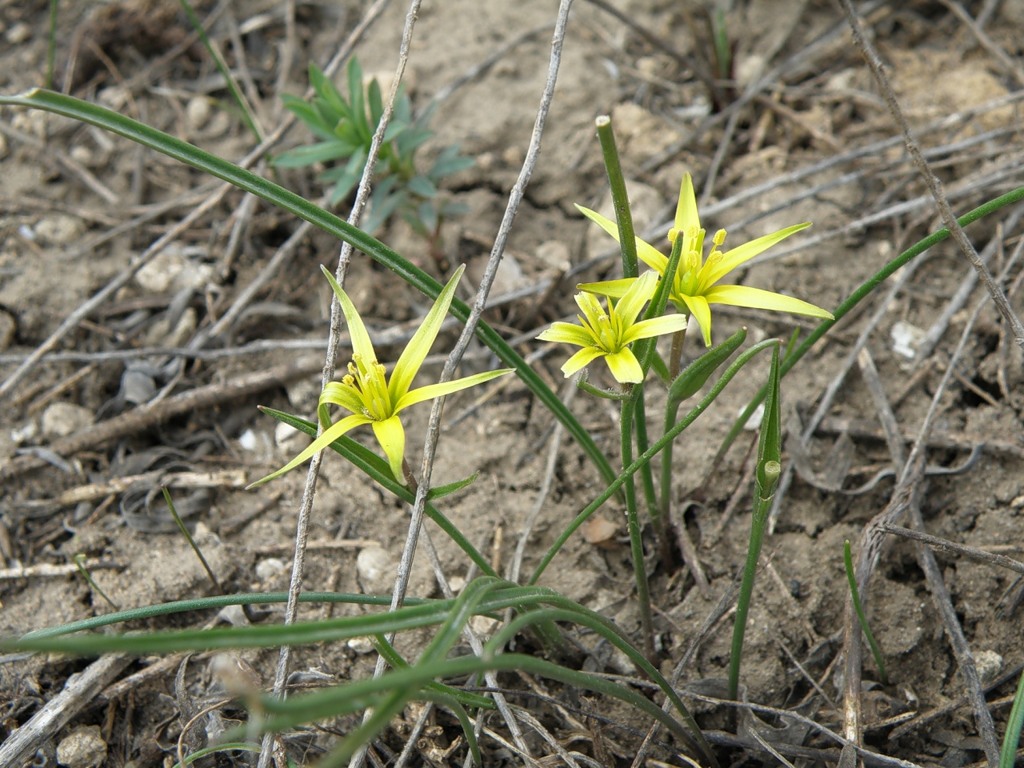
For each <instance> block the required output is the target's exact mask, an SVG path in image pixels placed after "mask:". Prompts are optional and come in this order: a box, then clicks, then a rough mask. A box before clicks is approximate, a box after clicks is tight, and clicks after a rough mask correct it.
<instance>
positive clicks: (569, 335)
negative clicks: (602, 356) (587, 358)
mask: <svg viewBox="0 0 1024 768" xmlns="http://www.w3.org/2000/svg"><path fill="white" fill-rule="evenodd" d="M537 338H538V339H540V340H541V341H554V342H559V343H561V344H575V345H576V346H577V347H589V346H590V345H591V344H593V343H594V337H593V336H591V335H590V334H589V333H587V330H586V328H583V327H582V326H579V325H576V324H575V323H563V322H561V321H559V322H556V323H552V324H551V327H550V328H548V329H546V330H544V331H541V333H540V334H538V336H537Z"/></svg>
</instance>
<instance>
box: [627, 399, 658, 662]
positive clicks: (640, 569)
mask: <svg viewBox="0 0 1024 768" xmlns="http://www.w3.org/2000/svg"><path fill="white" fill-rule="evenodd" d="M642 398H643V385H638V386H637V387H636V388H635V389H634V390H633V396H632V397H630V398H629V399H628V400H624V401H623V402H622V416H621V418H620V420H619V427H620V434H621V438H622V467H623V469H625V468H626V467H628V466H629V465H630V464H632V463H633V421H634V419H635V418H636V415H637V404H638V403H640V402H642ZM622 490H623V495H624V496H625V498H626V528H627V529H628V530H629V549H630V555H631V557H632V559H633V575H634V576H635V577H636V596H637V600H638V602H639V604H640V632H641V634H642V635H643V645H644V652H645V653H646V654H647V658H649V659H654V621H653V618H652V616H651V592H650V587H649V585H648V583H647V568H646V566H645V563H644V543H643V536H642V532H641V529H640V518H639V516H638V515H637V511H636V490H635V488H634V483H633V475H632V474H630V475H628V476H627V477H626V480H625V482H624V483H623V486H622Z"/></svg>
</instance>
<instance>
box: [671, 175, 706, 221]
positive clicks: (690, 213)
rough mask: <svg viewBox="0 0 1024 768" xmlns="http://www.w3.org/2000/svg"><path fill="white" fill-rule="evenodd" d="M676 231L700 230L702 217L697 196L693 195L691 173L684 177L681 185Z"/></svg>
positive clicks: (677, 204) (677, 205)
mask: <svg viewBox="0 0 1024 768" xmlns="http://www.w3.org/2000/svg"><path fill="white" fill-rule="evenodd" d="M675 225H676V229H678V230H679V231H680V232H683V233H685V232H689V231H691V230H694V229H700V215H699V214H698V213H697V196H696V195H695V194H694V193H693V178H691V176H690V174H689V173H686V174H684V175H683V181H682V183H681V184H680V185H679V201H678V202H677V203H676V218H675Z"/></svg>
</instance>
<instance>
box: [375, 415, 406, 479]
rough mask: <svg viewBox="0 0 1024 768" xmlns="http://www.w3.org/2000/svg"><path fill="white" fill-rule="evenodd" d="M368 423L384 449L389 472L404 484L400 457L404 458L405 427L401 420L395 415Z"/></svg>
mask: <svg viewBox="0 0 1024 768" xmlns="http://www.w3.org/2000/svg"><path fill="white" fill-rule="evenodd" d="M370 423H371V425H372V426H373V434H375V435H376V436H377V442H378V443H380V447H381V448H383V449H384V455H385V456H387V457H388V464H390V465H391V474H392V475H394V476H395V480H397V481H398V482H400V483H401V484H402V485H405V472H403V471H402V459H404V458H405V428H404V427H403V426H402V422H401V420H400V419H399V418H398V417H397V416H392V417H391V418H388V419H384V420H382V421H373V422H370Z"/></svg>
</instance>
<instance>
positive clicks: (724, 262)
mask: <svg viewBox="0 0 1024 768" xmlns="http://www.w3.org/2000/svg"><path fill="white" fill-rule="evenodd" d="M809 226H811V224H810V222H807V221H805V222H804V223H803V224H794V225H793V226H792V227H786V228H785V229H780V230H779V231H778V232H772V233H771V234H769V235H764V236H763V237H759V238H757V239H755V240H751V241H750V242H749V243H744V244H743V245H740V246H737V247H736V248H733V249H732V250H730V251H726V252H725V253H723V254H722V258H721V260H720V261H719V262H718V263H717V264H713V265H711V264H709V265H708V272H707V274H702V275H701V287H702V288H710V287H711V286H712V285H714V284H715V283H717V282H718V281H719V280H721V279H722V278H723V277H725V276H726V275H727V274H729V273H730V272H732V271H733V270H734V269H736V267H738V266H740V265H741V264H743V263H745V262H747V261H750V260H751V259H752V258H754V257H755V256H757V255H758V254H760V253H763V252H764V251H766V250H768V249H769V248H771V247H772V246H773V245H775V244H776V243H778V242H781V241H782V240H785V239H786V238H787V237H789V236H790V235H794V234H796V233H797V232H800V231H801V230H804V229H807V228H808V227H809Z"/></svg>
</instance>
